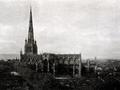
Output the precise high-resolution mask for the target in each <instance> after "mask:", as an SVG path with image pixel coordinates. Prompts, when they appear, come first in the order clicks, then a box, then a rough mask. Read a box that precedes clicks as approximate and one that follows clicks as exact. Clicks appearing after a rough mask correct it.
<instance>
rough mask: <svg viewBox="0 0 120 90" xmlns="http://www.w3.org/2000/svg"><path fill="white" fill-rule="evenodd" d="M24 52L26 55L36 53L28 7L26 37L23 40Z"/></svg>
mask: <svg viewBox="0 0 120 90" xmlns="http://www.w3.org/2000/svg"><path fill="white" fill-rule="evenodd" d="M24 52H25V54H26V55H33V54H37V43H36V41H35V40H34V30H33V20H32V10H31V8H30V19H29V30H28V39H26V40H25V47H24Z"/></svg>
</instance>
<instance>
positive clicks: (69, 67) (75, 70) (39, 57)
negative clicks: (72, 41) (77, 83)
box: [20, 9, 82, 77]
mask: <svg viewBox="0 0 120 90" xmlns="http://www.w3.org/2000/svg"><path fill="white" fill-rule="evenodd" d="M20 62H21V63H24V64H26V65H30V66H33V67H34V70H36V71H37V72H45V73H52V74H54V75H61V74H63V75H70V76H73V77H74V76H78V77H81V67H82V61H81V54H53V53H43V54H38V47H37V42H36V40H35V39H34V28H33V19H32V10H31V9H30V19H29V30H28V38H27V39H26V40H25V46H24V53H22V52H20Z"/></svg>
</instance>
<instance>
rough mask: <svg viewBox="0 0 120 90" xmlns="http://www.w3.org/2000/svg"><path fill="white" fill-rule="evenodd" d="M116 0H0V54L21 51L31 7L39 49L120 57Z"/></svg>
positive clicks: (119, 11) (85, 56) (118, 7)
mask: <svg viewBox="0 0 120 90" xmlns="http://www.w3.org/2000/svg"><path fill="white" fill-rule="evenodd" d="M119 3H120V1H119V0H0V54H9V53H10V54H12V53H14V54H19V52H20V50H21V49H22V50H23V51H24V44H25V38H27V34H28V25H29V9H30V5H31V6H32V12H33V24H34V34H35V39H36V40H37V45H38V52H39V53H43V52H51V53H57V54H58V53H73V54H74V53H75V54H76V53H82V56H83V57H84V58H93V57H97V58H117V59H120V5H119Z"/></svg>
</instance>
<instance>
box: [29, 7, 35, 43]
mask: <svg viewBox="0 0 120 90" xmlns="http://www.w3.org/2000/svg"><path fill="white" fill-rule="evenodd" d="M33 41H34V31H33V21H32V8H31V7H30V19H29V31H28V42H33Z"/></svg>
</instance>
